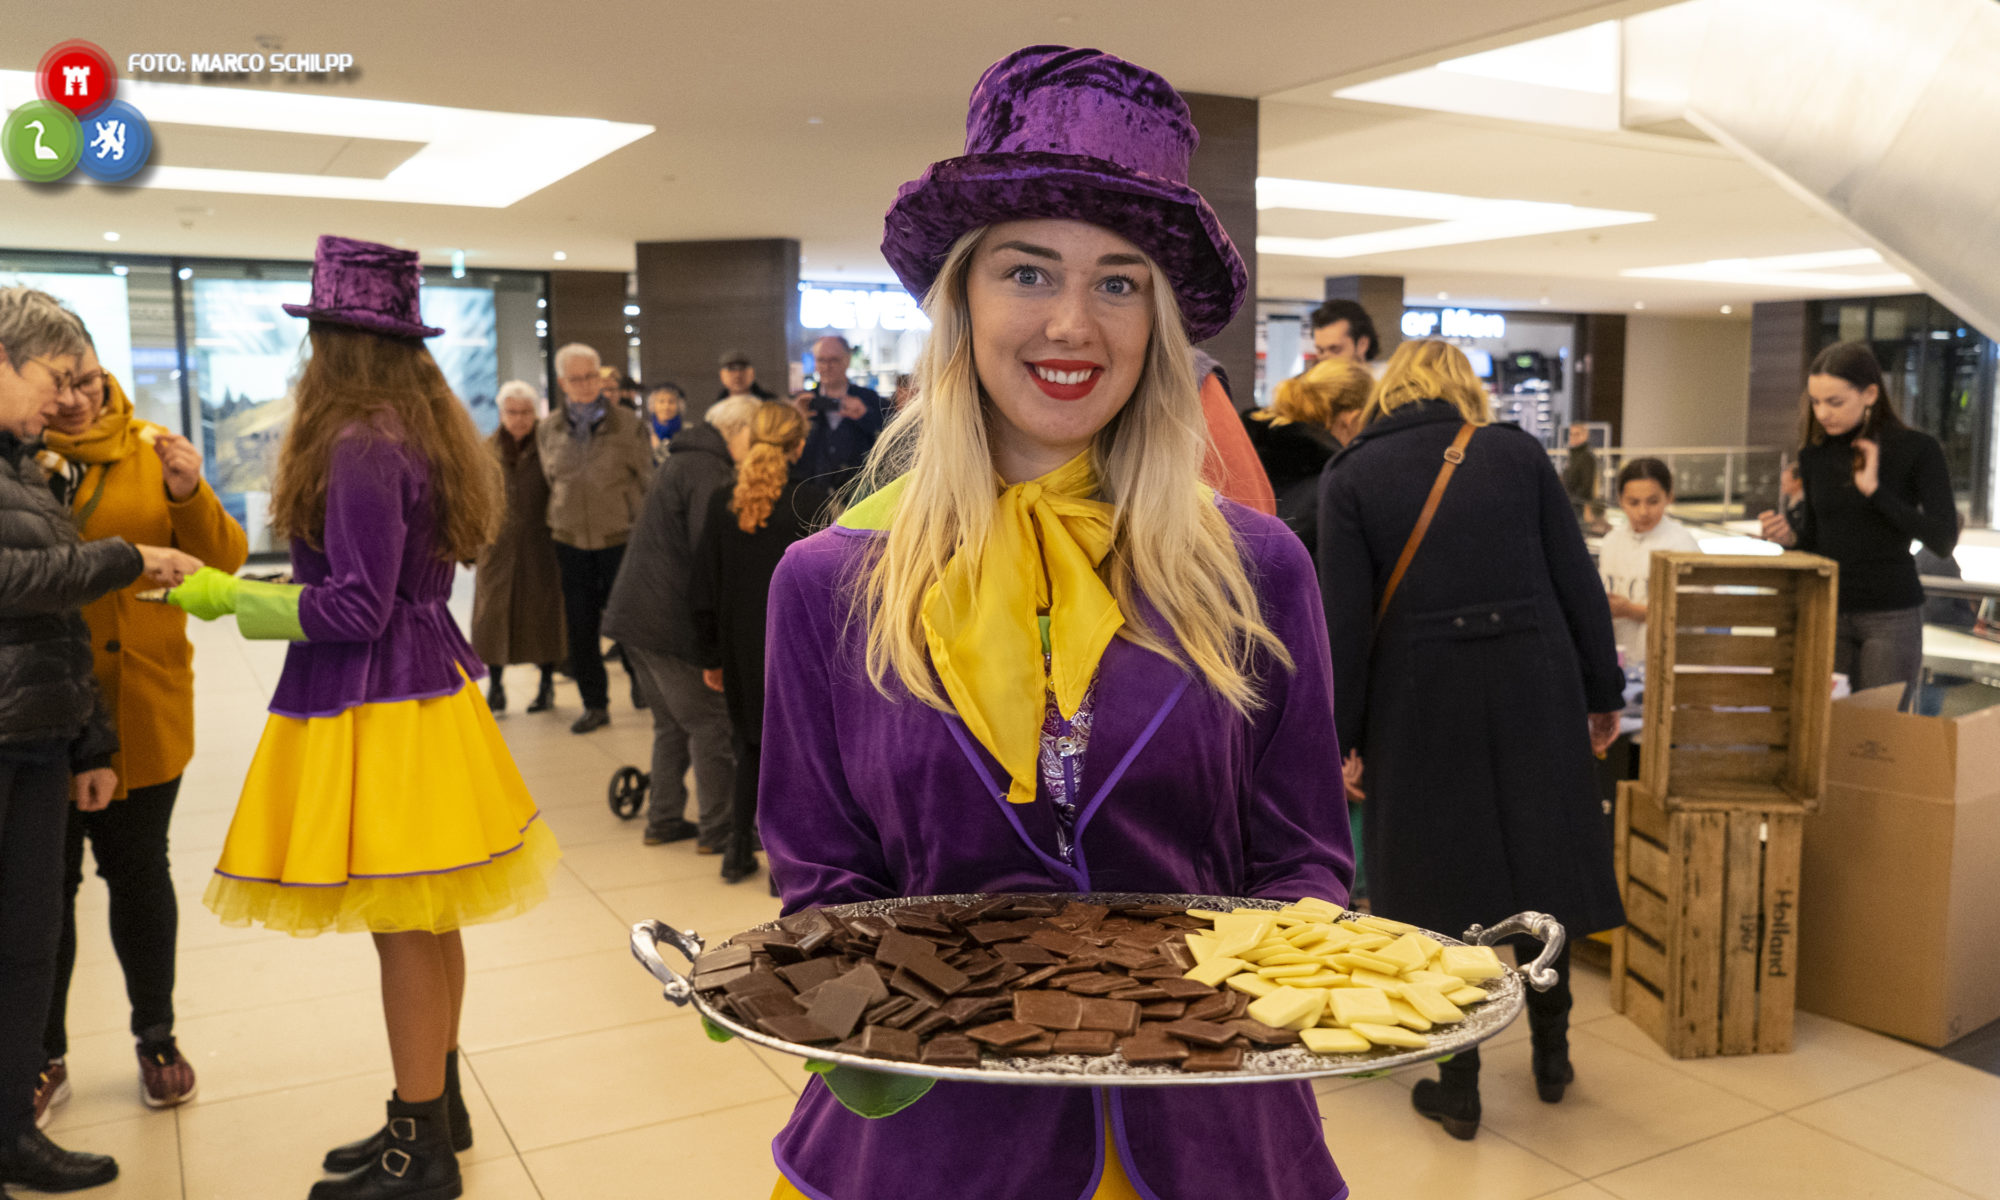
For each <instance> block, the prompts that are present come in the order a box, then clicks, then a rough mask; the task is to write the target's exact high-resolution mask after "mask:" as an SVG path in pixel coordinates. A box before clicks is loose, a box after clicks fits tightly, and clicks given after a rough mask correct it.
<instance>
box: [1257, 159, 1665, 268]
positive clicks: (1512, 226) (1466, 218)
mask: <svg viewBox="0 0 2000 1200" xmlns="http://www.w3.org/2000/svg"><path fill="white" fill-rule="evenodd" d="M1257 207H1258V208H1259V209H1302V210H1306V211H1314V212H1337V213H1355V214H1361V215H1367V216H1387V217H1403V218H1407V219H1410V220H1413V221H1418V222H1422V223H1421V224H1413V225H1406V226H1402V227H1400V228H1396V229H1384V230H1378V231H1375V232H1372V233H1359V234H1350V235H1348V236H1346V237H1334V238H1296V237H1275V236H1266V237H1260V238H1258V239H1257V252H1258V253H1259V254H1277V255H1287V256H1292V257H1298V258H1359V257H1362V256H1365V255H1371V254H1392V253H1395V252H1397V251H1403V250H1425V249H1430V248H1433V247H1437V246H1459V245H1464V244H1466V243H1468V242H1491V241H1499V240H1501V239H1504V238H1516V237H1531V236H1534V235H1537V234H1549V233H1565V232H1568V231H1570V230H1574V229H1598V228H1603V227H1605V226H1609V225H1636V224H1639V223H1642V222H1645V221H1651V220H1653V219H1654V218H1653V214H1652V213H1643V212H1630V211H1626V210H1621V209H1613V208H1582V207H1579V206H1577V205H1574V204H1550V203H1546V202H1543V201H1540V200H1495V199H1491V198H1488V197H1484V196H1459V195H1454V194H1452V193H1450V192H1419V191H1411V190H1409V189H1406V188H1381V187H1366V186H1363V185H1360V184H1351V183H1325V182H1321V181H1319V180H1312V179H1279V178H1273V177H1260V178H1259V179H1258V180H1257Z"/></svg>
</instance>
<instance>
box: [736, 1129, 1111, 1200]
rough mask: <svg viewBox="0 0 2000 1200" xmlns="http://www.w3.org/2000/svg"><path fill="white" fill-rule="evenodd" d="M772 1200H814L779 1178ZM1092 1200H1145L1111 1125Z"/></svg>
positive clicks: (874, 1199)
mask: <svg viewBox="0 0 2000 1200" xmlns="http://www.w3.org/2000/svg"><path fill="white" fill-rule="evenodd" d="M771 1200H812V1198H811V1197H810V1196H808V1195H806V1194H805V1193H804V1192H802V1191H800V1190H799V1189H797V1188H796V1187H793V1186H792V1181H791V1180H789V1179H787V1178H785V1177H784V1176H783V1175H780V1176H778V1186H777V1187H776V1188H774V1189H772V1191H771ZM868 1200H890V1198H889V1197H887V1196H883V1197H869V1198H868ZM1090 1200H1144V1198H1143V1197H1141V1196H1140V1195H1139V1189H1138V1188H1135V1187H1133V1186H1132V1180H1131V1178H1130V1177H1129V1176H1127V1175H1126V1174H1125V1164H1124V1163H1122V1162H1120V1161H1119V1159H1118V1139H1117V1138H1115V1137H1113V1136H1111V1123H1110V1121H1109V1120H1108V1119H1107V1120H1106V1122H1105V1125H1104V1174H1103V1175H1102V1176H1100V1177H1099V1178H1098V1180H1097V1190H1096V1191H1094V1192H1092V1193H1091V1194H1090Z"/></svg>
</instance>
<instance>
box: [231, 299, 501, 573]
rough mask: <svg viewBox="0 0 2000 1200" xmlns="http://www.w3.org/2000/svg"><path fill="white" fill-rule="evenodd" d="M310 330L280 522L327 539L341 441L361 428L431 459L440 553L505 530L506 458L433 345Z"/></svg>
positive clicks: (284, 463) (312, 539)
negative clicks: (330, 488) (496, 455)
mask: <svg viewBox="0 0 2000 1200" xmlns="http://www.w3.org/2000/svg"><path fill="white" fill-rule="evenodd" d="M309 336H310V337H311V340H312V356H311V357H310V358H308V359H307V360H306V365H305V370H304V372H303V373H302V374H301V375H300V377H299V382H298V386H297V387H296V388H295V389H294V390H293V394H292V397H293V412H292V424H291V429H290V430H289V431H288V432H287V433H286V434H285V441H284V445H283V446H282V447H281V448H280V449H279V451H278V467H277V472H276V479H275V482H274V483H273V485H272V489H271V527H272V528H273V529H274V530H276V531H277V532H279V533H281V534H284V535H285V536H288V537H297V538H303V539H305V540H306V541H307V542H308V543H310V544H311V545H313V546H314V547H316V548H318V547H320V546H321V538H322V537H323V536H324V535H325V532H326V486H327V472H328V467H329V464H330V463H331V461H332V458H333V447H334V444H335V442H336V441H338V440H339V438H340V437H341V436H342V434H344V433H346V432H347V431H349V430H350V429H354V428H356V427H359V428H360V429H362V430H364V431H365V436H370V437H375V438H379V439H381V440H383V441H389V442H399V443H401V444H403V445H404V446H407V447H408V448H409V449H410V450H412V451H414V452H415V453H417V454H419V455H421V456H422V457H423V459H424V461H425V462H426V463H428V464H429V466H430V474H431V480H430V481H431V502H432V504H433V505H434V511H433V517H434V519H435V521H436V528H437V532H436V537H437V543H438V544H437V545H436V546H435V547H434V548H433V549H434V550H435V551H436V554H437V557H438V558H440V559H443V560H445V561H447V562H462V561H465V560H467V559H470V558H473V557H475V556H477V555H478V553H479V551H480V550H482V549H484V548H485V546H486V545H487V543H489V542H491V541H492V540H493V537H494V535H495V534H496V533H498V532H499V527H500V519H501V516H502V511H501V510H502V508H503V507H504V505H505V503H506V501H505V496H504V493H503V492H502V489H501V482H500V467H499V464H498V463H496V462H495V461H494V460H493V456H492V455H491V454H489V453H487V451H486V447H485V446H484V445H483V444H482V442H481V440H480V436H479V430H478V428H477V427H476V426H474V425H473V423H472V414H471V413H470V412H468V411H467V410H466V407H465V405H463V404H461V403H460V402H459V399H458V397H457V396H455V395H453V394H452V390H451V385H450V384H449V383H447V382H446V381H445V377H444V372H443V371H441V370H439V369H438V365H437V360H436V359H434V358H432V357H431V352H430V351H429V350H427V349H425V348H424V345H423V343H422V342H419V341H416V340H413V339H408V338H393V337H383V336H381V335H378V334H373V333H367V332H364V331H362V330H358V329H349V328H347V327H345V326H340V325H331V324H327V323H324V322H320V321H315V322H313V323H312V327H311V331H310V335H309Z"/></svg>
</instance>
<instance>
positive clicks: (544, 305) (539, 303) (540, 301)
mask: <svg viewBox="0 0 2000 1200" xmlns="http://www.w3.org/2000/svg"><path fill="white" fill-rule="evenodd" d="M548 306H549V302H548V300H547V298H542V299H538V300H536V301H535V307H536V308H547V307H548Z"/></svg>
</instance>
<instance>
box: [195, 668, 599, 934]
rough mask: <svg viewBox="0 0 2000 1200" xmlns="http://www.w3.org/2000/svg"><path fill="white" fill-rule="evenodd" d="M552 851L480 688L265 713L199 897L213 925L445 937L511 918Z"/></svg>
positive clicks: (541, 880) (525, 905) (555, 854)
mask: <svg viewBox="0 0 2000 1200" xmlns="http://www.w3.org/2000/svg"><path fill="white" fill-rule="evenodd" d="M561 856H562V852H561V850H559V849H558V848H557V846H556V839H555V835H554V834H552V833H550V832H549V830H548V827H547V826H546V825H545V824H543V822H542V820H541V818H540V816H539V814H538V812H537V810H536V807H535V802H534V799H533V798H532V797H531V796H529V795H528V788H527V785H526V784H524V783H522V782H521V773H520V771H519V770H517V769H516V768H515V766H514V758H513V755H512V754H510V753H509V752H508V750H507V743H506V741H505V740H504V739H502V738H501V736H500V727H499V726H498V725H497V724H495V722H494V720H493V715H492V713H491V712H489V711H488V709H487V707H486V702H485V700H484V699H483V698H482V697H481V696H480V694H479V690H478V687H477V686H476V685H475V684H473V682H472V681H471V680H470V679H468V680H467V681H466V684H465V687H463V688H461V689H460V690H459V691H458V692H456V693H454V694H452V695H450V696H440V697H437V698H435V699H430V700H399V701H395V702H392V703H387V704H364V705H360V706H358V707H356V708H350V709H348V710H347V711H345V712H343V713H340V714H338V715H336V716H331V717H312V718H299V717H285V716H278V715H275V714H274V715H273V716H272V717H271V718H270V720H269V723H268V724H266V725H265V727H264V737H263V740H262V741H261V742H260V743H259V744H258V746H257V755H256V758H255V760H254V761H252V763H251V764H250V774H249V777H248V778H247V779H245V780H244V783H243V797H242V799H241V800H239V801H238V802H237V806H236V816H235V819H234V820H233V821H231V823H230V826H229V837H228V840H227V841H226V842H225V843H224V845H223V848H222V859H221V861H220V862H218V863H217V864H216V867H215V876H214V878H213V879H212V880H211V881H210V883H209V885H208V891H207V893H206V894H205V895H204V896H203V897H202V903H204V904H206V905H207V906H208V907H209V909H210V910H212V911H213V912H214V913H215V914H216V915H217V916H219V917H220V918H222V921H223V923H224V924H226V925H249V924H260V925H264V926H266V927H268V928H271V929H281V930H284V931H285V932H287V933H290V934H293V935H295V936H298V937H310V936H312V935H314V934H318V933H324V932H326V931H328V930H338V931H340V932H343V933H351V932H359V931H361V930H368V931H370V932H374V933H396V932H403V931H409V930H424V931H427V932H430V933H445V932H448V931H450V930H453V929H457V928H460V927H461V926H465V925H474V924H478V923H480V922H483V921H497V920H502V919H505V918H507V917H512V916H516V915H519V914H520V913H524V912H526V911H528V910H529V909H531V908H533V907H534V906H535V905H537V904H539V903H541V901H542V900H543V899H544V898H545V897H546V896H547V895H548V883H547V877H548V873H549V872H550V871H551V870H552V869H553V868H554V867H555V864H556V861H557V859H559V858H561Z"/></svg>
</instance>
